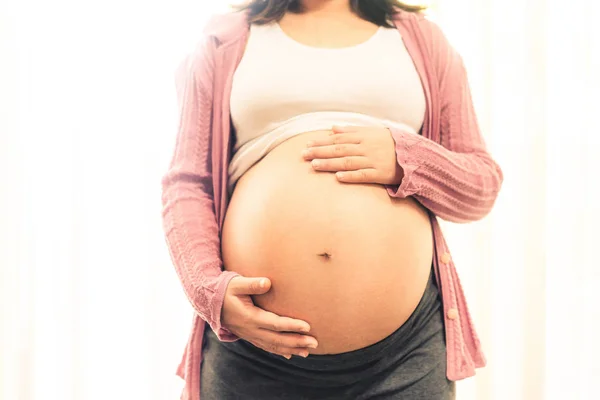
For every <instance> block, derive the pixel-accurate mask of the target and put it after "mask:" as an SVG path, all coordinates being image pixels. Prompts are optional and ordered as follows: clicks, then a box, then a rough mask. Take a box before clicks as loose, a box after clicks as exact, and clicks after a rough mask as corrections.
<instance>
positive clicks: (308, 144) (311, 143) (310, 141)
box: [306, 140, 315, 147]
mask: <svg viewBox="0 0 600 400" xmlns="http://www.w3.org/2000/svg"><path fill="white" fill-rule="evenodd" d="M313 144H315V142H313V141H312V140H309V141H308V142H306V147H312V146H313Z"/></svg>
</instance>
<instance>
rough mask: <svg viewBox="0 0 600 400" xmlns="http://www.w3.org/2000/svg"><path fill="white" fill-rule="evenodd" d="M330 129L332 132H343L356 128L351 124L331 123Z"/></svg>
mask: <svg viewBox="0 0 600 400" xmlns="http://www.w3.org/2000/svg"><path fill="white" fill-rule="evenodd" d="M331 130H332V131H333V133H344V132H353V131H355V130H356V128H355V127H352V126H342V125H333V127H332V128H331Z"/></svg>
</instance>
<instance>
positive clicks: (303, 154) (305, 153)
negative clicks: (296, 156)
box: [302, 150, 310, 157]
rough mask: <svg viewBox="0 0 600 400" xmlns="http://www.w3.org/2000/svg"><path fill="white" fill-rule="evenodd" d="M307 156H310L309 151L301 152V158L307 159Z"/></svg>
mask: <svg viewBox="0 0 600 400" xmlns="http://www.w3.org/2000/svg"><path fill="white" fill-rule="evenodd" d="M309 154H310V151H309V150H304V151H303V152H302V157H308V155H309Z"/></svg>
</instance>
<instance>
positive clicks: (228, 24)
mask: <svg viewBox="0 0 600 400" xmlns="http://www.w3.org/2000/svg"><path fill="white" fill-rule="evenodd" d="M248 28H249V23H248V15H247V12H245V11H232V12H227V13H222V14H214V15H213V16H211V17H210V18H209V20H208V22H207V23H206V25H205V27H204V30H203V33H204V35H205V36H207V37H212V38H215V39H217V41H218V42H219V43H220V44H225V43H229V42H231V41H235V40H236V39H238V38H240V37H242V36H243V34H244V33H245V32H247V30H248Z"/></svg>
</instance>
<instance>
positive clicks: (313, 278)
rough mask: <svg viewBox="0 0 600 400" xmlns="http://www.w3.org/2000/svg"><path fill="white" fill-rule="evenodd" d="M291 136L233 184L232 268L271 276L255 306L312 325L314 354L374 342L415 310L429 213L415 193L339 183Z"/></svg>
mask: <svg viewBox="0 0 600 400" xmlns="http://www.w3.org/2000/svg"><path fill="white" fill-rule="evenodd" d="M328 133H329V131H317V132H308V133H304V134H302V135H299V136H295V137H293V138H292V139H289V140H287V141H285V142H283V143H282V144H280V145H279V146H278V147H276V148H275V149H274V150H272V151H271V152H270V153H269V154H268V155H267V156H266V157H265V158H263V159H262V160H261V161H260V162H259V163H257V164H256V165H255V166H254V167H253V168H251V169H250V170H249V171H248V172H246V174H244V176H243V177H242V178H241V179H240V180H239V181H238V184H237V186H236V188H235V190H234V193H233V195H232V198H231V201H230V203H229V207H228V210H227V215H226V217H225V224H224V227H223V234H222V253H223V262H224V266H225V268H226V269H227V270H231V271H235V272H238V273H239V274H241V275H243V276H248V277H268V278H270V279H271V282H272V289H271V290H270V291H269V292H268V293H267V294H265V295H261V296H255V297H254V302H255V304H256V305H257V306H259V307H261V308H263V309H265V310H268V311H271V312H274V313H276V314H278V315H281V316H287V317H292V318H298V319H302V320H305V321H307V322H308V323H309V324H310V325H311V334H312V335H313V336H315V337H316V338H317V340H318V342H319V348H317V349H316V350H313V351H312V353H314V354H331V353H342V352H347V351H352V350H356V349H359V348H363V347H366V346H369V345H371V344H373V343H376V342H378V341H380V340H382V339H384V338H385V337H387V336H389V335H390V334H391V333H393V332H394V331H395V330H396V329H398V328H399V327H400V326H401V325H402V324H403V323H404V322H405V321H406V320H407V319H408V317H410V315H411V314H412V312H413V310H414V309H415V308H416V306H417V305H418V303H419V300H420V299H421V296H422V294H423V292H424V290H425V285H426V283H427V279H428V277H429V273H430V269H431V262H432V257H433V239H432V233H431V226H430V221H429V218H428V216H427V213H426V212H425V210H424V209H422V207H421V206H420V205H419V204H418V203H417V202H416V201H414V200H413V199H410V198H408V199H392V198H390V197H389V195H388V194H387V192H386V190H385V188H384V187H383V186H381V185H371V184H342V183H340V182H338V181H337V180H336V178H335V175H334V174H332V173H327V172H315V171H313V170H312V168H311V166H310V163H308V162H306V161H305V160H303V159H302V157H301V156H300V153H301V151H302V149H304V148H305V147H306V142H307V141H308V140H311V139H313V138H316V137H321V136H325V135H327V134H328Z"/></svg>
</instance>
